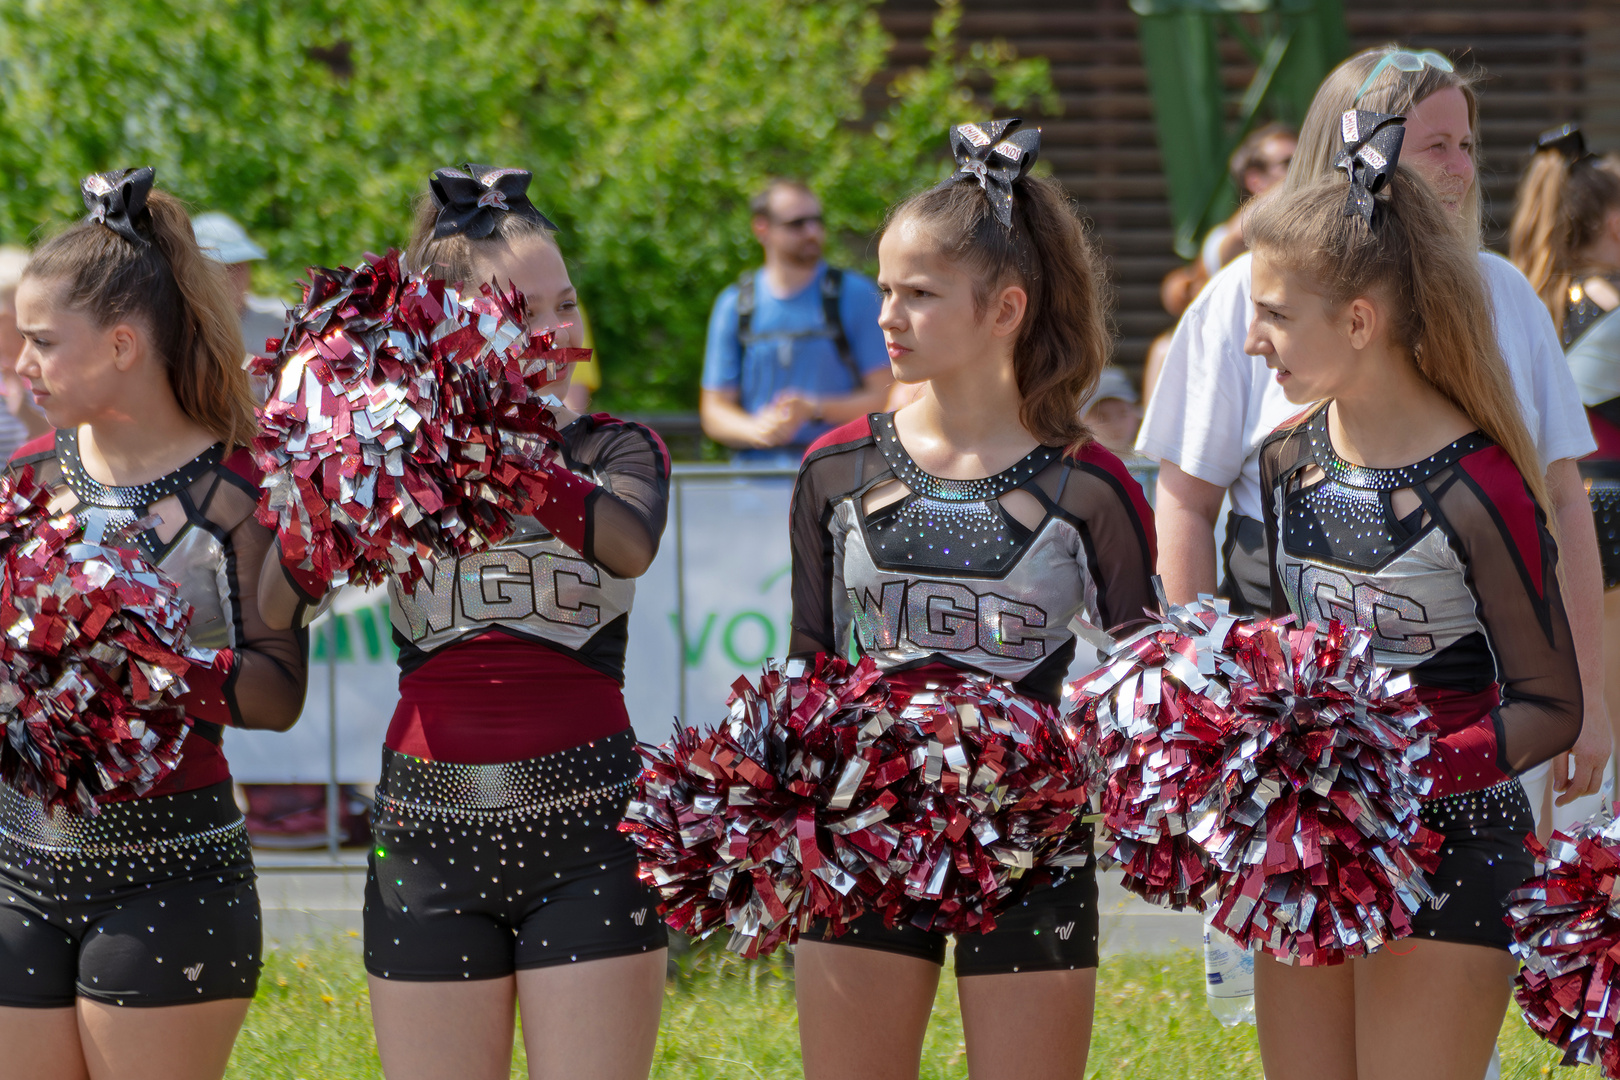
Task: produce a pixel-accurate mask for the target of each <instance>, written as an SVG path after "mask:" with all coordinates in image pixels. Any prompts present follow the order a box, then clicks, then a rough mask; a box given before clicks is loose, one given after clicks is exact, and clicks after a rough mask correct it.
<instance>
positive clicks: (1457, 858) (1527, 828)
mask: <svg viewBox="0 0 1620 1080" xmlns="http://www.w3.org/2000/svg"><path fill="white" fill-rule="evenodd" d="M1422 818H1423V824H1425V825H1427V826H1428V827H1429V828H1431V829H1435V830H1437V831H1438V832H1439V833H1440V835H1441V836H1442V837H1443V838H1444V839H1443V841H1442V842H1441V844H1440V866H1439V868H1438V869H1436V870H1435V871H1434V873H1432V874H1430V875H1428V877H1429V888H1430V889H1432V890H1433V891H1434V894H1435V895H1434V899H1433V900H1430V901H1429V902H1428V903H1426V904H1424V905H1423V906H1422V907H1421V908H1419V909H1418V911H1417V914H1416V915H1414V916H1413V918H1412V937H1413V938H1430V939H1433V940H1435V941H1454V942H1458V943H1459V944H1463V945H1485V946H1488V947H1490V948H1493V949H1506V948H1507V947H1508V946H1509V945H1510V944H1511V943H1512V941H1513V936H1512V934H1510V933H1509V932H1508V927H1507V923H1505V922H1504V921H1503V917H1504V916H1505V915H1507V897H1508V893H1510V892H1512V891H1513V890H1514V889H1517V888H1518V887H1519V886H1520V885H1522V884H1524V882H1525V879H1527V878H1529V877H1531V876H1532V875H1533V874H1535V872H1536V860H1535V857H1534V856H1532V855H1531V854H1530V849H1529V848H1527V847H1525V846H1524V838H1525V837H1526V836H1529V835H1530V834H1531V833H1534V832H1535V831H1536V822H1535V818H1534V817H1533V816H1531V813H1530V800H1529V799H1527V798H1526V797H1525V794H1524V787H1523V785H1521V784H1520V783H1519V781H1518V780H1517V779H1513V780H1504V781H1502V782H1501V783H1499V784H1496V785H1494V786H1492V787H1488V788H1486V789H1484V790H1483V791H1468V792H1464V793H1463V794H1461V795H1448V796H1446V797H1445V798H1441V799H1433V800H1430V801H1429V802H1427V803H1425V804H1424V806H1423V814H1422Z"/></svg>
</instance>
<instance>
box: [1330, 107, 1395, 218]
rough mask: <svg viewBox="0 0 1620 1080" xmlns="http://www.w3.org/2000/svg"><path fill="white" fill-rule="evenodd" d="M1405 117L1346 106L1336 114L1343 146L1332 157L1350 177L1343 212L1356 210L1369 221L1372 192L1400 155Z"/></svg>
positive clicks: (1386, 179)
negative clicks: (1348, 195)
mask: <svg viewBox="0 0 1620 1080" xmlns="http://www.w3.org/2000/svg"><path fill="white" fill-rule="evenodd" d="M1405 125H1406V117H1404V116H1396V115H1393V114H1391V113H1378V112H1364V111H1362V110H1361V109H1346V110H1345V111H1344V115H1343V116H1341V117H1339V138H1340V140H1341V141H1342V142H1343V144H1344V146H1343V149H1341V150H1340V151H1339V156H1338V157H1336V158H1334V159H1333V167H1334V168H1335V169H1343V170H1344V172H1345V175H1346V176H1347V177H1349V179H1350V199H1349V201H1347V202H1346V203H1345V204H1344V212H1345V215H1346V216H1349V215H1350V214H1360V215H1361V219H1362V220H1363V221H1365V222H1366V223H1367V224H1369V225H1371V224H1372V216H1373V196H1374V195H1377V194H1378V193H1379V192H1380V191H1382V190H1384V185H1386V184H1388V183H1389V178H1390V177H1391V176H1393V175H1394V174H1395V163H1396V162H1398V161H1399V160H1400V159H1401V140H1403V139H1405V138H1406V126H1405Z"/></svg>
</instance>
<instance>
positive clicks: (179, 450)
mask: <svg viewBox="0 0 1620 1080" xmlns="http://www.w3.org/2000/svg"><path fill="white" fill-rule="evenodd" d="M152 179H153V176H152V170H151V169H132V170H126V171H124V172H121V173H102V174H98V175H96V176H92V177H89V178H88V179H87V180H86V181H85V184H84V195H85V203H86V205H87V206H88V207H89V208H90V210H91V216H90V217H89V218H88V219H87V220H85V221H83V222H81V223H79V224H77V225H75V226H73V227H72V228H70V229H68V230H67V231H66V232H63V233H62V234H61V235H59V236H57V237H55V238H53V239H52V240H50V241H48V242H47V243H45V244H44V245H42V246H41V247H40V248H39V249H38V250H37V251H36V252H35V253H34V255H33V257H32V258H31V259H30V260H29V262H28V267H27V269H26V270H25V271H24V273H23V278H22V282H21V283H20V284H19V286H18V288H17V300H16V303H17V326H18V330H19V332H20V333H21V334H22V336H23V339H24V346H23V351H22V355H21V357H20V359H19V361H18V364H17V371H18V373H19V374H20V375H21V376H22V377H23V378H24V379H26V380H27V382H28V384H29V386H30V388H31V390H32V391H33V396H34V400H35V401H36V402H37V403H38V405H39V407H40V409H41V410H42V411H43V412H44V414H45V417H46V418H47V419H48V420H49V421H50V422H51V424H52V425H53V426H54V427H55V428H56V430H55V431H54V432H53V433H51V434H47V435H44V436H41V437H40V438H38V439H36V440H34V441H33V442H30V443H28V444H26V445H24V446H23V447H22V448H21V449H20V450H18V452H17V454H16V455H15V456H14V457H13V458H12V462H11V469H12V471H13V473H18V472H20V471H21V470H23V469H32V470H33V473H34V476H35V478H36V480H37V481H38V482H39V483H41V484H42V485H44V487H45V488H46V489H47V490H48V491H50V492H52V494H53V499H52V507H53V508H55V509H59V510H62V511H69V510H71V511H72V512H73V513H74V514H75V515H76V516H77V518H78V519H79V521H80V522H81V524H82V525H83V526H84V528H85V532H86V535H87V536H90V535H94V534H99V535H101V536H102V537H103V542H105V543H111V544H115V545H121V546H125V547H129V548H134V549H137V550H139V552H140V553H141V554H142V555H143V556H145V558H146V559H147V560H148V561H149V562H151V563H152V564H153V565H155V566H156V567H157V568H158V569H160V570H161V571H163V572H164V573H165V574H166V575H168V576H169V577H170V578H171V579H173V580H174V581H175V582H177V583H178V584H179V586H180V594H181V596H182V597H183V598H184V599H185V600H186V601H188V602H189V603H190V604H191V606H192V608H193V615H192V619H191V624H190V636H191V641H192V643H193V644H194V645H197V646H200V647H203V648H219V649H228V650H229V657H230V661H229V665H228V667H227V668H225V669H223V670H203V669H199V668H193V669H192V670H191V671H189V672H188V673H187V674H186V682H187V685H188V686H189V688H190V690H189V693H188V694H187V695H186V696H185V697H184V698H183V699H181V704H182V705H183V706H184V707H185V710H186V713H187V714H188V715H189V716H190V717H191V718H192V719H193V721H194V724H193V727H192V729H191V731H190V732H189V733H188V735H187V737H186V739H185V742H184V744H183V755H182V757H181V759H180V763H179V765H178V767H176V768H175V770H174V771H173V772H171V773H170V774H169V775H168V776H167V777H165V778H164V779H162V780H160V781H159V782H158V783H157V784H156V786H154V787H152V788H151V789H150V790H148V791H146V792H145V793H144V794H141V795H139V796H137V797H123V798H113V797H109V796H103V797H102V798H101V799H100V800H98V801H99V802H100V804H101V805H100V812H99V813H98V814H96V815H95V816H93V817H91V816H87V815H82V814H78V813H74V812H72V811H70V810H67V809H58V810H56V811H54V812H48V811H46V810H45V809H44V807H43V805H42V804H41V803H40V802H39V801H38V799H36V798H34V797H32V796H30V795H27V794H24V793H23V792H21V791H19V790H17V789H15V788H13V787H11V786H9V785H7V784H4V783H0V1047H3V1048H4V1049H3V1052H0V1077H7V1078H10V1077H18V1078H23V1077H26V1078H28V1080H79V1078H84V1077H89V1078H92V1080H101V1078H108V1080H111V1078H118V1080H131V1078H136V1080H139V1078H147V1077H150V1078H152V1080H158V1078H163V1080H169V1078H182V1080H206V1078H213V1077H218V1076H221V1075H222V1074H223V1073H224V1071H225V1065H226V1061H227V1059H228V1058H229V1057H230V1053H231V1046H232V1043H233V1042H234V1041H235V1039H236V1033H237V1030H238V1029H239V1028H240V1027H241V1025H242V1020H243V1018H244V1017H245V1016H246V1015H247V1009H248V1003H249V1002H250V1001H251V999H252V998H253V994H254V990H255V988H256V986H257V983H258V976H259V952H260V923H259V898H258V893H257V891H256V890H255V887H254V870H253V859H252V854H251V852H250V850H249V847H248V839H247V833H246V831H245V829H244V825H243V820H242V814H241V812H240V811H239V810H238V809H237V807H236V802H235V800H234V798H233V796H232V793H231V777H230V769H229V767H228V766H227V765H226V762H225V758H224V756H223V754H221V752H220V736H221V729H222V726H223V725H227V724H228V725H234V726H238V727H248V728H268V729H273V730H277V731H284V730H286V729H287V728H289V727H291V726H292V724H293V723H294V721H296V720H297V719H298V714H299V712H300V710H301V709H302V707H303V701H304V678H305V660H306V656H305V648H304V644H305V643H304V639H303V635H302V634H301V633H296V632H293V631H289V630H279V631H278V630H273V629H271V628H270V627H268V626H267V625H266V624H265V623H264V622H263V621H262V620H261V619H260V616H259V610H258V598H257V595H256V592H257V588H258V584H259V577H260V569H261V567H262V566H263V564H264V563H265V560H266V558H267V555H268V552H269V551H270V548H271V546H272V541H273V537H272V535H271V533H270V531H269V530H268V529H266V528H265V527H264V526H262V525H260V524H259V523H258V522H257V521H256V520H255V519H254V516H253V511H254V507H255V505H256V503H257V501H258V475H257V473H256V471H255V470H254V468H253V465H252V461H251V459H250V458H249V456H248V453H247V451H246V450H245V449H244V444H245V443H246V442H247V440H248V439H249V438H250V437H251V436H252V435H253V434H254V432H255V430H256V422H255V419H254V414H253V397H252V393H251V391H250V389H249V385H248V379H247V374H246V372H245V371H244V370H243V368H242V356H243V348H242V336H241V332H240V329H239V325H238V322H237V316H236V307H235V304H234V303H233V302H232V299H231V294H230V290H229V286H228V284H227V282H226V280H225V277H224V274H223V271H222V270H221V269H220V267H219V266H218V264H216V263H214V262H213V261H212V260H210V259H209V258H207V257H206V256H205V255H204V254H203V253H202V252H201V250H199V248H198V247H197V242H196V240H195V238H194V237H193V235H192V231H191V223H190V220H189V219H188V217H187V215H186V212H185V210H184V208H183V207H182V206H181V205H180V203H179V202H178V201H177V200H175V199H174V198H173V197H171V196H169V195H167V194H165V193H164V192H162V191H157V190H153V188H152Z"/></svg>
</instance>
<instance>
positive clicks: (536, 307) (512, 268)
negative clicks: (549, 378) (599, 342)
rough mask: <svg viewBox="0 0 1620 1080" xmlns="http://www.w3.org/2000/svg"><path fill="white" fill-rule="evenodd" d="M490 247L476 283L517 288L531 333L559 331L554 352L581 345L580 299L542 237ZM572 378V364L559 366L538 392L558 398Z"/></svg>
mask: <svg viewBox="0 0 1620 1080" xmlns="http://www.w3.org/2000/svg"><path fill="white" fill-rule="evenodd" d="M491 247H492V251H491V253H490V254H489V255H488V256H486V257H485V258H484V259H483V260H482V261H481V265H480V266H479V271H480V273H479V279H480V280H483V281H489V280H490V279H492V278H493V279H494V280H495V281H497V282H499V283H500V286H501V287H502V288H503V289H504V288H506V287H507V284H508V283H511V284H512V285H514V286H516V287H517V290H518V292H520V293H522V294H523V299H524V300H526V301H528V304H529V327H530V329H533V330H539V329H541V328H543V327H553V326H556V327H562V329H560V330H558V331H557V341H556V345H557V348H559V349H570V348H579V347H580V346H581V345H582V343H583V341H584V328H583V327H582V326H581V325H580V315H579V298H578V296H576V295H575V293H574V283H573V282H571V281H569V280H568V266H567V264H565V263H564V262H563V257H562V253H561V252H560V251H558V250H557V247H556V245H555V244H553V243H551V242H550V241H549V240H547V239H546V238H544V237H542V236H526V237H522V238H520V239H518V240H516V241H514V242H512V243H510V244H494V245H491ZM565 323H566V324H567V325H566V326H565V325H564V324H565ZM573 374H574V365H573V364H564V365H562V366H561V367H560V368H559V369H558V373H557V378H556V380H555V381H554V382H550V383H547V384H546V385H545V386H544V387H542V388H541V392H542V393H547V394H556V395H558V396H561V395H562V393H563V392H564V391H566V390H567V389H568V382H569V380H570V379H571V378H572V377H573Z"/></svg>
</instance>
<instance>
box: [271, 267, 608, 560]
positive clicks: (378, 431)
mask: <svg viewBox="0 0 1620 1080" xmlns="http://www.w3.org/2000/svg"><path fill="white" fill-rule="evenodd" d="M526 317H527V316H526V311H525V307H524V302H523V298H522V296H521V295H520V294H518V293H517V292H515V291H513V292H500V291H498V290H496V289H494V288H492V287H491V286H489V285H485V286H483V290H482V293H481V295H472V296H464V295H462V294H460V293H458V292H457V290H456V288H455V287H453V286H451V285H448V284H446V283H445V282H443V281H439V280H437V279H435V278H430V277H427V276H425V275H421V274H411V275H406V274H404V273H403V271H402V270H401V268H400V265H399V256H398V253H397V252H389V253H388V254H387V255H385V256H382V257H381V258H377V257H371V258H370V259H368V260H367V261H366V262H365V263H363V264H362V265H361V267H360V268H359V269H358V270H350V269H347V268H340V269H338V270H314V271H311V280H310V283H309V285H308V286H306V287H305V292H304V301H303V303H301V304H300V305H298V306H297V307H295V308H294V309H293V310H292V312H291V315H290V324H289V327H290V332H289V333H288V336H287V338H286V340H285V341H283V342H278V343H277V344H278V346H279V347H278V348H277V350H276V355H275V356H274V357H272V358H270V359H260V360H255V361H254V362H253V370H254V372H255V373H256V374H258V375H260V376H262V377H266V378H268V379H269V380H271V382H272V384H273V389H272V393H271V397H270V400H269V401H268V402H267V403H266V405H265V406H264V408H263V409H262V410H260V417H259V419H260V428H261V434H260V435H259V436H258V437H257V438H256V439H255V440H254V443H253V454H254V460H255V461H256V462H257V463H258V465H259V467H260V468H261V469H263V470H264V474H265V476H264V480H263V486H264V489H265V491H264V494H263V496H262V498H261V502H260V508H259V519H260V520H261V521H262V522H264V524H265V525H267V526H269V527H270V528H273V529H276V530H277V532H278V534H279V537H280V540H281V554H282V559H283V561H284V562H285V563H286V565H287V566H288V567H289V568H291V569H292V570H293V571H294V572H295V574H296V575H298V576H300V577H303V578H306V579H313V580H314V582H315V583H316V584H317V586H318V587H319V588H320V589H321V590H323V591H324V590H325V589H327V588H331V587H334V586H336V585H341V584H343V583H345V582H354V583H357V584H373V585H374V584H377V583H379V582H381V581H382V580H383V579H384V578H386V577H387V576H388V574H389V573H393V574H396V575H398V576H399V577H400V579H401V582H402V583H403V584H404V586H405V587H406V588H407V589H409V588H410V587H411V586H412V585H413V584H414V582H415V581H416V580H417V579H418V578H419V577H420V576H421V575H422V573H423V567H422V562H423V559H424V558H426V559H428V560H429V561H431V559H432V558H434V557H439V556H443V555H450V554H457V555H466V554H471V553H472V552H475V551H481V550H484V549H485V548H488V547H492V546H494V545H495V544H498V543H499V542H500V541H501V540H503V539H505V538H506V537H507V536H508V535H510V533H511V531H512V527H513V525H512V519H513V517H515V516H521V515H523V514H527V513H529V512H531V511H532V510H533V509H534V507H535V506H537V505H539V504H540V503H542V502H544V501H545V481H544V474H543V472H542V471H541V470H542V466H543V465H544V463H545V460H546V459H547V457H548V456H549V455H550V453H551V443H552V441H554V440H555V439H556V432H555V431H554V430H553V426H552V419H551V414H550V412H549V411H547V410H546V409H545V408H544V407H543V405H542V403H541V402H540V400H539V399H538V396H537V394H536V393H535V391H536V390H538V388H539V387H541V386H543V385H545V384H546V383H549V382H551V381H553V380H555V379H556V378H557V375H558V368H559V365H562V364H566V363H571V362H575V361H579V360H583V359H586V358H588V357H589V356H590V350H588V349H557V348H554V347H553V343H554V335H555V331H554V330H540V331H533V332H531V331H529V330H528V329H527V328H526Z"/></svg>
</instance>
